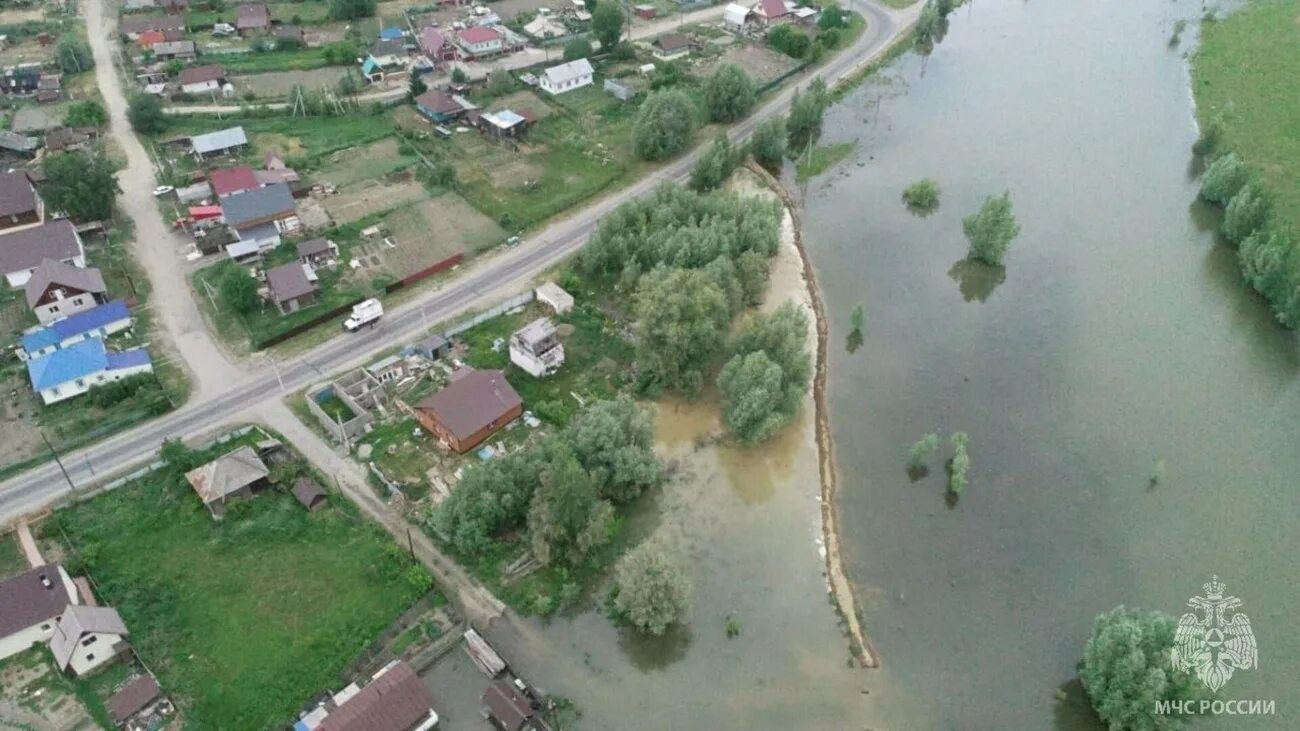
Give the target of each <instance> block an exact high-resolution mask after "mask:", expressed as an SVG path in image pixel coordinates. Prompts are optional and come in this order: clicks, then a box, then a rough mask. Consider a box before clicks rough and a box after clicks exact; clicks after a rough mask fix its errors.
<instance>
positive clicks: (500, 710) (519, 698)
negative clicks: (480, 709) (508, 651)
mask: <svg viewBox="0 0 1300 731" xmlns="http://www.w3.org/2000/svg"><path fill="white" fill-rule="evenodd" d="M483 705H485V706H487V709H488V712H490V713H491V714H492V717H493V718H495V719H496V720H497V721H498V722H499V723H500V724H501V726H502V727H503V728H504V729H505V730H506V731H521V729H523V728H524V724H526V723H527V722H528V719H530V718H532V717H533V716H534V715H536V713H537V711H536V709H534V708H533V707H532V704H530V703H529V702H528V699H527V698H525V697H524V694H523V693H520V692H519V689H518V688H516V687H515V686H514V685H513V684H511V683H510V681H508V680H498V681H496V682H495V683H493V684H492V685H489V686H488V689H487V690H485V691H483Z"/></svg>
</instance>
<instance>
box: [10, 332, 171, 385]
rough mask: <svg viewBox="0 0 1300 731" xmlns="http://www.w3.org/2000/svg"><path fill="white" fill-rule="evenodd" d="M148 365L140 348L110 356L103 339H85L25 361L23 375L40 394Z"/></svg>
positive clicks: (147, 359)
mask: <svg viewBox="0 0 1300 731" xmlns="http://www.w3.org/2000/svg"><path fill="white" fill-rule="evenodd" d="M148 363H149V354H148V353H147V352H146V351H145V350H144V349H143V348H135V349H133V350H127V351H123V352H121V353H110V352H108V349H107V348H105V347H104V341H103V340H100V339H99V338H89V339H86V340H82V341H80V342H77V343H73V344H72V345H69V346H68V347H66V348H59V349H58V350H56V351H54V352H52V353H49V354H47V355H42V356H41V357H39V358H32V359H31V360H29V361H27V376H28V378H30V379H31V382H32V388H34V389H36V390H37V391H44V390H45V389H47V388H53V387H55V386H61V385H63V384H65V383H68V382H69V381H74V380H76V379H78V378H85V377H86V376H89V375H93V374H95V373H99V372H101V371H106V370H114V369H118V368H133V367H135V366H141V365H146V364H148Z"/></svg>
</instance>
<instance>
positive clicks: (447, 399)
mask: <svg viewBox="0 0 1300 731" xmlns="http://www.w3.org/2000/svg"><path fill="white" fill-rule="evenodd" d="M523 412H524V402H523V400H522V399H520V398H519V394H518V393H516V392H515V390H514V389H513V388H511V386H510V383H509V382H508V381H507V380H506V375H505V373H503V372H502V371H499V370H473V369H470V368H462V369H460V370H458V371H456V372H455V373H453V374H452V376H451V383H449V384H447V385H446V386H445V387H443V388H442V390H440V391H438V392H437V393H435V394H433V395H432V396H429V397H427V398H425V399H423V400H421V401H420V402H419V403H417V404H416V405H415V418H416V419H417V420H418V421H419V422H420V425H421V426H423V427H424V428H425V429H426V430H427V431H428V432H429V433H431V434H433V435H434V436H435V437H437V438H438V440H439V441H441V442H442V443H443V444H444V445H446V446H447V447H448V448H450V449H452V450H454V451H456V452H459V453H461V454H464V453H465V452H467V451H469V450H471V449H473V448H474V447H476V446H478V445H479V444H480V443H482V442H483V440H485V439H487V438H488V437H490V436H492V435H493V434H495V433H496V432H497V431H499V430H500V429H501V428H503V427H504V426H505V425H506V424H509V423H510V422H512V421H514V420H515V419H517V418H519V415H520V414H522V413H523Z"/></svg>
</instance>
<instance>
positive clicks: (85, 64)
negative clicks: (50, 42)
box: [55, 33, 95, 74]
mask: <svg viewBox="0 0 1300 731" xmlns="http://www.w3.org/2000/svg"><path fill="white" fill-rule="evenodd" d="M55 54H56V55H57V57H58V59H59V69H61V70H62V71H63V73H65V74H78V73H81V72H82V71H89V70H90V69H92V68H94V66H95V57H94V56H93V55H92V54H91V52H90V44H88V43H86V42H85V41H83V40H81V38H79V37H78V36H77V35H76V34H75V33H64V34H63V35H61V36H59V42H58V43H57V44H55Z"/></svg>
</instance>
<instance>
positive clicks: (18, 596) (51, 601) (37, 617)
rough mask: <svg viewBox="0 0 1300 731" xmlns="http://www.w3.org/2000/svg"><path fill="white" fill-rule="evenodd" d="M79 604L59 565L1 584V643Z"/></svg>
mask: <svg viewBox="0 0 1300 731" xmlns="http://www.w3.org/2000/svg"><path fill="white" fill-rule="evenodd" d="M46 583H48V584H49V586H46ZM76 601H77V600H76V597H75V596H73V594H72V593H71V592H70V591H69V590H68V586H67V585H66V584H64V583H63V567H61V566H58V565H55V566H38V567H37V568H34V569H29V570H28V571H24V572H23V573H21V574H17V575H16V576H11V577H9V578H7V579H5V580H4V581H0V639H3V638H6V637H8V636H9V635H12V634H14V633H15V632H19V631H21V630H25V629H27V628H28V627H31V626H33V625H37V624H41V623H42V622H49V621H51V620H53V619H54V618H55V617H57V616H59V615H60V614H62V613H63V610H64V609H65V608H67V606H68V605H69V604H73V603H75V602H76Z"/></svg>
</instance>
